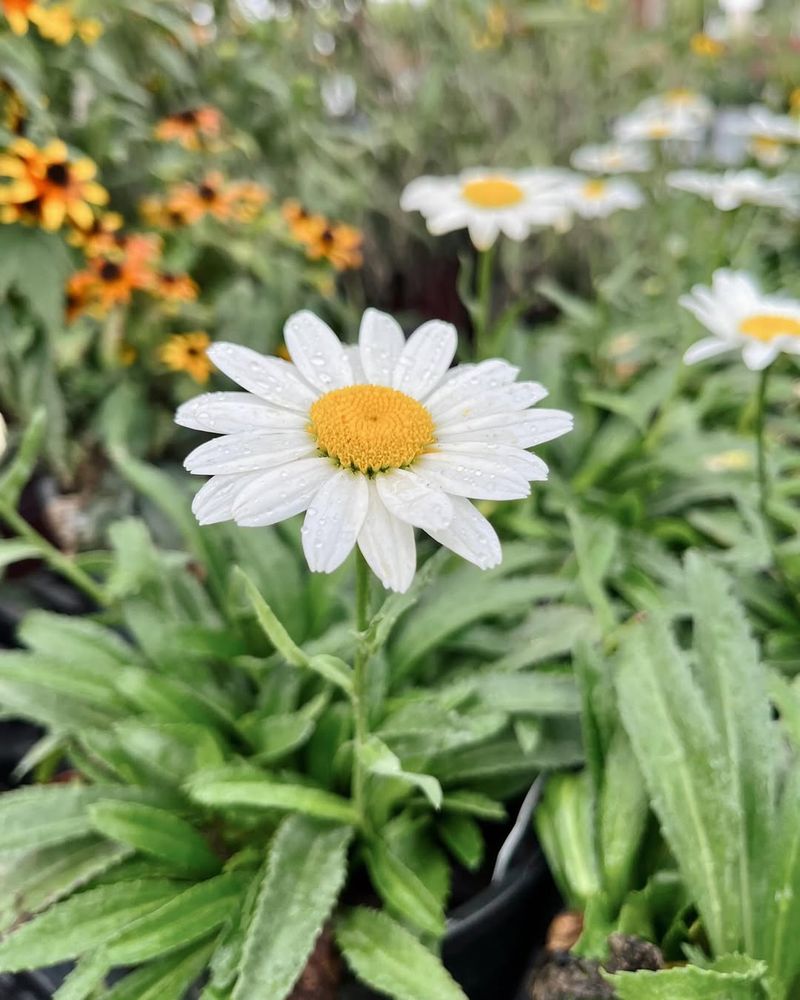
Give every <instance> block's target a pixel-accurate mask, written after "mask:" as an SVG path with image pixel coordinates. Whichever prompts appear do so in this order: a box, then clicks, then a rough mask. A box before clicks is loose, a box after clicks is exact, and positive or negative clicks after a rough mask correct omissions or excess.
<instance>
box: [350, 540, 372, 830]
mask: <svg viewBox="0 0 800 1000" xmlns="http://www.w3.org/2000/svg"><path fill="white" fill-rule="evenodd" d="M369 576H370V571H369V566H368V565H367V561H366V559H365V558H364V556H363V555H362V553H361V550H360V549H358V548H357V549H356V628H357V629H358V633H359V643H358V650H357V651H356V658H355V663H354V665H353V713H354V721H355V731H354V733H353V785H352V795H353V804H354V806H355V810H356V813H357V814H358V817H359V820H360V821H361V824H362V826H363V825H366V822H367V801H366V785H367V775H366V772H365V771H364V765H363V763H362V760H361V756H362V755H361V748H362V747H363V746H364V745H365V743H366V742H367V739H368V738H369V711H368V702H367V667H368V666H369V657H370V648H369V644H368V641H367V634H366V633H367V626H368V625H369Z"/></svg>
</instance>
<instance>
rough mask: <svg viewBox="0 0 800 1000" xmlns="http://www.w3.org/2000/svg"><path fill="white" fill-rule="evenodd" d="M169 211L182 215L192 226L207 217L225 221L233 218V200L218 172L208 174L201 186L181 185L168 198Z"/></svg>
mask: <svg viewBox="0 0 800 1000" xmlns="http://www.w3.org/2000/svg"><path fill="white" fill-rule="evenodd" d="M167 210H168V211H169V212H172V213H174V214H178V215H182V216H183V218H184V219H185V220H186V222H187V223H189V224H190V225H191V224H192V223H195V222H199V221H200V219H202V218H204V217H205V216H206V215H211V216H213V217H214V218H215V219H219V220H220V221H225V220H227V219H229V218H230V217H231V199H230V196H229V194H228V192H227V191H226V188H225V178H224V177H223V176H222V174H221V173H220V172H219V171H218V170H214V171H212V172H211V173H208V174H206V176H205V177H204V178H203V180H202V181H201V182H200V183H199V184H180V185H178V187H176V188H173V190H172V191H171V192H170V194H169V197H168V198H167Z"/></svg>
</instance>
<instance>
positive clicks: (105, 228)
mask: <svg viewBox="0 0 800 1000" xmlns="http://www.w3.org/2000/svg"><path fill="white" fill-rule="evenodd" d="M123 221H124V220H123V218H122V216H121V215H120V214H119V212H103V213H102V215H97V216H95V218H94V219H93V220H92V224H91V226H89V228H88V229H78V228H77V226H76V227H75V228H73V230H72V232H71V233H70V234H69V237H68V241H69V243H70V244H71V245H72V246H74V247H80V248H81V249H82V250H83V252H84V253H85V254H86V256H87V257H98V256H101V255H103V254H110V253H113V252H114V251H115V250H118V249H121V248H122V246H123V243H124V240H125V237H124V236H123V234H122V233H121V232H120V230H121V229H122V225H123Z"/></svg>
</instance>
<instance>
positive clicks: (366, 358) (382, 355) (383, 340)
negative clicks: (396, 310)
mask: <svg viewBox="0 0 800 1000" xmlns="http://www.w3.org/2000/svg"><path fill="white" fill-rule="evenodd" d="M405 342H406V338H405V337H404V336H403V331H402V329H401V327H400V324H399V323H398V322H397V320H396V319H395V318H394V317H393V316H390V315H389V314H388V313H384V312H380V311H379V310H378V309H367V310H366V312H365V313H364V315H363V317H362V319H361V328H360V330H359V331H358V346H359V349H360V351H361V364H362V366H363V368H364V374H365V375H366V376H367V380H368V381H369V382H372V383H373V384H375V385H391V384H392V377H393V375H394V369H395V365H396V364H397V359H398V358H399V357H400V355H401V353H402V351H403V347H404V346H405Z"/></svg>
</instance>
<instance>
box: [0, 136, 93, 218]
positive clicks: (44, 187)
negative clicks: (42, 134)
mask: <svg viewBox="0 0 800 1000" xmlns="http://www.w3.org/2000/svg"><path fill="white" fill-rule="evenodd" d="M96 173H97V168H96V167H95V165H94V163H93V162H92V161H91V160H89V159H87V158H83V159H80V160H70V159H69V153H68V151H67V147H66V145H65V144H64V143H63V142H62V141H61V140H60V139H54V140H53V141H52V142H50V143H48V144H47V145H46V146H45V147H44V148H42V149H40V148H39V147H37V146H35V145H34V144H33V143H32V142H31V141H30V140H28V139H15V140H14V141H13V142H12V143H11V145H10V146H9V149H8V152H7V153H5V154H2V155H0V177H3V178H6V179H7V180H8V183H6V184H5V185H3V186H2V187H0V204H3V205H6V206H7V207H8V208H9V209H11V210H12V211H11V215H12V216H13V215H14V210H15V209H16V210H17V211H16V218H13V217H12V218H11V219H10V220H9V221H17V219H22V220H23V221H26V219H27V218H28V217H32V218H33V220H34V221H37V222H38V224H39V225H40V226H41V227H42V228H43V229H47V230H50V231H55V230H56V229H60V228H61V226H62V225H63V223H64V221H65V220H67V219H69V220H70V221H71V222H73V223H74V224H75V225H76V226H78V227H79V228H81V229H89V228H90V227H91V225H92V221H93V211H92V206H93V205H105V204H106V202H107V201H108V192H107V191H106V190H105V188H103V187H101V186H100V185H99V184H98V183H97V182H96V181H95V180H94V176H95V174H96Z"/></svg>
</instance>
